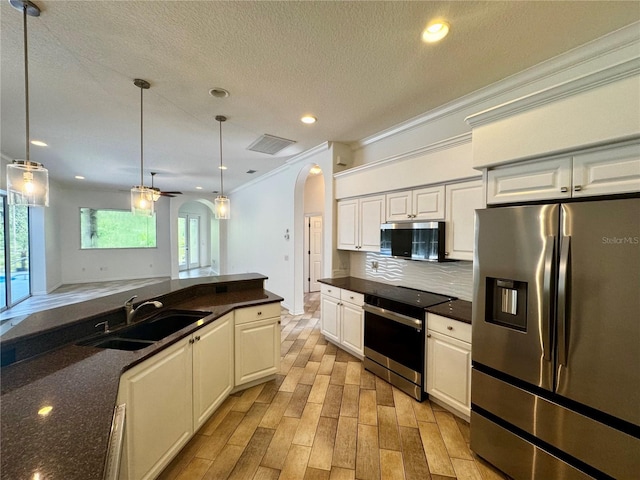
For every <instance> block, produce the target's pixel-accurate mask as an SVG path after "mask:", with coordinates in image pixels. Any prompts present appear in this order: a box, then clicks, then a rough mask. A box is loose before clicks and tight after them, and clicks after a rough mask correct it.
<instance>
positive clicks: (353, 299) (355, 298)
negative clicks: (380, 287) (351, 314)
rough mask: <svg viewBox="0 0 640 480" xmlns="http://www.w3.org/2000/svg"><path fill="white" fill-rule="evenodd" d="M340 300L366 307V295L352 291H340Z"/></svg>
mask: <svg viewBox="0 0 640 480" xmlns="http://www.w3.org/2000/svg"><path fill="white" fill-rule="evenodd" d="M340 300H342V301H343V302H349V303H353V304H354V305H357V306H358V307H361V306H362V305H364V295H363V294H361V293H356V292H352V291H351V290H344V289H340Z"/></svg>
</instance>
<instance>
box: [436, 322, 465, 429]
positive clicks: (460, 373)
mask: <svg viewBox="0 0 640 480" xmlns="http://www.w3.org/2000/svg"><path fill="white" fill-rule="evenodd" d="M427 393H428V394H429V395H432V396H433V397H435V398H437V399H438V400H440V401H442V402H444V403H446V404H447V405H449V406H451V407H452V408H453V409H454V410H456V411H457V412H459V413H461V414H463V415H464V416H466V417H469V415H470V412H471V346H470V345H469V344H468V343H466V342H461V341H460V340H456V339H455V338H451V337H448V336H446V335H442V334H440V333H437V332H434V331H432V330H429V331H428V336H427Z"/></svg>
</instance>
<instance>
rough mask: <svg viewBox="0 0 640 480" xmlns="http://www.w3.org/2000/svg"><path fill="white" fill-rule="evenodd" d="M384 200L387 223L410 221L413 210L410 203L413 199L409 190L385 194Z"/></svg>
mask: <svg viewBox="0 0 640 480" xmlns="http://www.w3.org/2000/svg"><path fill="white" fill-rule="evenodd" d="M385 198H386V206H387V208H386V210H387V212H386V213H387V214H386V215H385V218H386V219H387V222H397V221H401V220H410V219H411V214H412V210H413V206H412V204H411V202H412V201H413V198H412V196H411V190H406V191H404V192H394V193H387V194H386V195H385Z"/></svg>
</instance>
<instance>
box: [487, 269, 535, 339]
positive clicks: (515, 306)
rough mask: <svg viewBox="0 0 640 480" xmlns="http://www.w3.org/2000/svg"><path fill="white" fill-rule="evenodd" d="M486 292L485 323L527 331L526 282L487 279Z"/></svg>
mask: <svg viewBox="0 0 640 480" xmlns="http://www.w3.org/2000/svg"><path fill="white" fill-rule="evenodd" d="M486 292H487V301H486V306H487V311H486V315H485V320H486V321H487V322H489V323H495V324H498V325H502V326H504V327H509V328H513V329H516V330H520V331H523V332H525V331H526V330H527V282H519V281H517V280H511V279H504V278H491V277H488V278H487V290H486Z"/></svg>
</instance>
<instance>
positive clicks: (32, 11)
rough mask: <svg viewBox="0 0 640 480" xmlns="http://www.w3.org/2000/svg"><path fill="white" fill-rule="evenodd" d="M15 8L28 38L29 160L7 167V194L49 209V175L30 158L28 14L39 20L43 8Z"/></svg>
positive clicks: (20, 0)
mask: <svg viewBox="0 0 640 480" xmlns="http://www.w3.org/2000/svg"><path fill="white" fill-rule="evenodd" d="M10 3H11V6H12V7H14V8H15V9H17V10H21V11H22V26H23V36H24V103H25V126H26V128H25V131H26V148H25V159H24V160H14V161H13V162H12V163H10V164H9V165H7V191H8V192H9V195H8V198H7V200H8V203H9V205H23V206H27V207H48V206H49V172H48V171H47V169H46V168H44V166H43V165H42V164H41V163H38V162H32V161H31V159H30V158H29V57H28V49H27V15H28V16H30V17H39V16H40V8H38V6H37V5H36V4H35V3H32V2H30V1H29V0H10Z"/></svg>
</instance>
